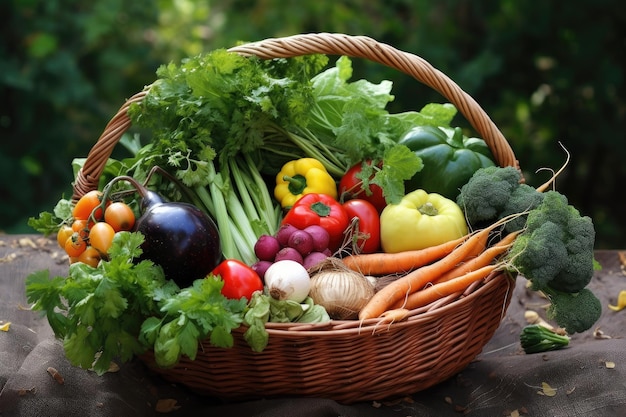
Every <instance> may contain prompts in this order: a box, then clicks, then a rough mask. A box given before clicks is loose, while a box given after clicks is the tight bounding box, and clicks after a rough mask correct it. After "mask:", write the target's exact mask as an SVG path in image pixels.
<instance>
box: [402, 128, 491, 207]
mask: <svg viewBox="0 0 626 417" xmlns="http://www.w3.org/2000/svg"><path fill="white" fill-rule="evenodd" d="M399 143H400V144H401V145H405V146H407V147H408V148H409V149H410V150H412V151H413V152H415V154H417V156H419V157H420V158H421V159H422V161H423V163H424V168H423V169H422V170H421V171H420V172H418V173H416V174H415V175H414V176H413V177H412V178H411V179H410V180H408V181H406V182H405V184H404V186H405V192H406V193H409V192H411V191H414V190H417V189H423V190H426V191H428V192H429V193H438V194H441V195H443V196H444V197H446V198H449V199H452V200H456V197H457V195H458V194H459V190H460V189H461V187H462V186H463V185H464V184H465V183H467V181H469V179H470V177H471V176H472V175H473V174H474V172H476V170H478V169H479V168H485V167H488V166H493V165H495V163H494V162H493V156H492V154H491V151H490V150H489V147H488V146H487V144H486V143H485V141H484V140H482V139H479V138H469V137H467V136H464V135H463V132H462V130H461V128H459V127H456V128H445V127H435V126H416V127H414V128H412V129H411V130H409V131H408V132H407V133H406V134H405V135H404V136H403V137H402V138H401V139H400V141H399Z"/></svg>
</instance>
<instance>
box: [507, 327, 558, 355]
mask: <svg viewBox="0 0 626 417" xmlns="http://www.w3.org/2000/svg"><path fill="white" fill-rule="evenodd" d="M519 340H520V344H521V345H522V349H524V352H526V353H539V352H546V351H548V350H556V349H562V348H564V347H566V346H567V345H569V337H567V336H564V335H560V334H556V333H554V332H553V331H552V330H550V329H548V328H546V327H545V326H541V325H539V324H531V325H529V326H526V327H524V328H523V329H522V332H521V333H520V336H519Z"/></svg>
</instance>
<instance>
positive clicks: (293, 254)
mask: <svg viewBox="0 0 626 417" xmlns="http://www.w3.org/2000/svg"><path fill="white" fill-rule="evenodd" d="M284 260H289V261H294V262H297V263H299V264H302V262H303V261H304V259H303V258H302V255H300V252H298V251H297V250H296V249H294V248H290V247H285V248H282V249H281V250H279V251H278V253H277V254H276V257H275V258H274V262H279V261H284Z"/></svg>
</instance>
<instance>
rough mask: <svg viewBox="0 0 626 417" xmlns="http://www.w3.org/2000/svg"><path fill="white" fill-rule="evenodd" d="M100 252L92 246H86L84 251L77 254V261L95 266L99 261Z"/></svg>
mask: <svg viewBox="0 0 626 417" xmlns="http://www.w3.org/2000/svg"><path fill="white" fill-rule="evenodd" d="M100 259H101V258H100V252H98V250H97V249H95V248H94V247H92V246H87V248H86V249H85V251H84V252H83V253H81V254H80V255H79V256H78V261H79V262H82V263H84V264H87V265H89V266H92V267H94V268H95V267H97V266H98V263H99V262H100Z"/></svg>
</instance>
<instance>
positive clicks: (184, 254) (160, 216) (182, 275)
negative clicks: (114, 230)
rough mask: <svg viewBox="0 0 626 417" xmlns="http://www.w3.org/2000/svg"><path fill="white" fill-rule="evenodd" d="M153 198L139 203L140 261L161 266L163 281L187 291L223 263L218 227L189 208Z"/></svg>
mask: <svg viewBox="0 0 626 417" xmlns="http://www.w3.org/2000/svg"><path fill="white" fill-rule="evenodd" d="M152 194H154V195H152ZM152 194H148V195H147V196H146V201H144V202H142V206H144V207H142V208H144V210H145V211H143V214H142V215H141V216H140V217H139V219H137V222H136V224H135V230H136V231H138V232H141V233H142V234H143V235H144V238H145V241H144V243H143V244H142V245H141V248H142V250H143V254H142V256H141V258H142V259H149V260H151V261H152V262H154V263H155V264H157V265H160V266H161V267H162V268H163V272H164V273H165V277H166V278H168V279H171V280H173V281H174V282H175V283H176V284H177V285H178V286H179V287H180V288H185V287H188V286H190V285H191V284H192V283H193V281H194V280H196V279H201V278H204V277H206V276H207V275H208V274H209V273H210V272H211V271H212V270H213V269H214V268H215V267H216V266H217V265H218V264H219V263H220V262H221V260H222V250H221V246H220V238H219V233H218V229H217V226H216V225H215V222H214V221H213V219H211V218H210V217H209V216H208V215H207V214H206V213H205V212H203V211H202V210H200V209H198V208H197V207H196V206H194V205H192V204H188V203H182V202H163V200H162V199H160V196H159V195H158V194H156V193H152Z"/></svg>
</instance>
